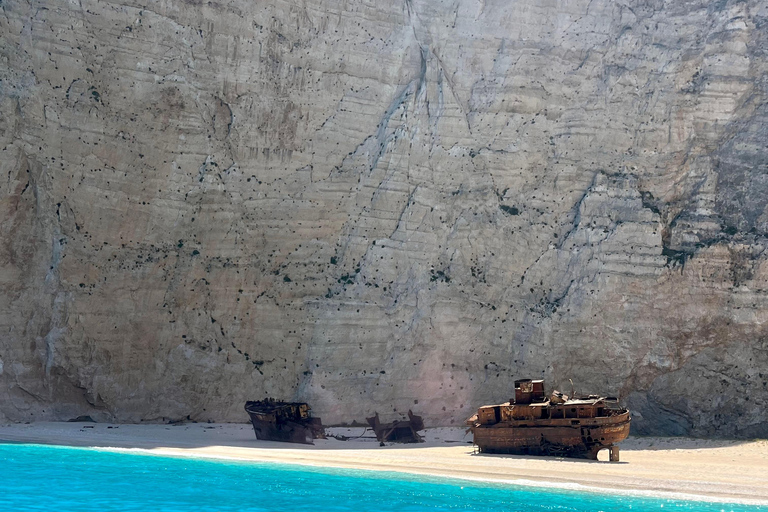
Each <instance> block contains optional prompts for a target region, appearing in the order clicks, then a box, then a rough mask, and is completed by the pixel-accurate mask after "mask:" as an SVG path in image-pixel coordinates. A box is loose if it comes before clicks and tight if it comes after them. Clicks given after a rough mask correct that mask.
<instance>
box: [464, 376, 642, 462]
mask: <svg viewBox="0 0 768 512" xmlns="http://www.w3.org/2000/svg"><path fill="white" fill-rule="evenodd" d="M572 394H573V393H572ZM617 402H618V400H617V399H615V398H609V397H601V396H598V395H589V396H586V397H579V398H574V397H568V396H567V395H564V394H562V393H560V392H559V391H554V392H553V393H552V394H551V395H550V396H549V397H547V396H546V395H545V393H544V381H543V380H531V379H523V380H517V381H515V397H514V399H512V400H510V401H509V402H506V403H503V404H499V405H485V406H483V407H480V408H479V409H478V410H477V414H475V415H473V416H472V417H470V418H469V419H467V425H469V427H470V429H471V430H472V433H473V434H474V443H475V444H476V445H477V446H478V448H479V449H480V451H481V452H489V453H513V454H519V455H526V454H530V455H555V456H565V457H580V458H587V459H595V460H596V459H597V453H598V452H599V451H600V450H602V449H606V448H607V449H609V450H610V460H611V461H618V460H619V449H618V447H617V446H614V445H615V444H616V443H618V442H620V441H623V440H624V439H626V438H627V436H628V435H629V422H630V418H629V411H628V410H627V409H625V408H621V407H618V405H617Z"/></svg>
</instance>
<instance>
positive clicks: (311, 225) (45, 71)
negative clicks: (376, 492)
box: [0, 0, 768, 437]
mask: <svg viewBox="0 0 768 512" xmlns="http://www.w3.org/2000/svg"><path fill="white" fill-rule="evenodd" d="M0 12H2V16H0V38H1V40H2V44H1V45H0V57H1V59H2V60H0V80H1V81H0V155H2V157H0V282H1V286H0V419H5V420H8V421H30V420H40V419H68V418H70V417H73V416H77V415H81V414H89V415H91V416H92V417H94V418H97V419H112V420H119V421H166V420H169V419H180V418H187V417H188V418H190V419H195V420H200V421H205V420H208V419H213V420H220V421H221V420H223V421H244V420H245V419H246V417H245V414H244V412H243V411H242V405H243V403H244V402H245V401H246V399H252V398H259V397H262V396H264V395H270V396H275V397H283V398H297V399H302V400H307V401H309V402H311V404H312V405H313V407H314V410H315V412H316V413H317V414H318V415H320V416H322V417H323V419H324V421H325V422H326V423H335V422H345V421H352V420H362V418H363V417H364V415H366V414H369V413H371V412H373V411H374V410H376V411H379V413H381V414H382V417H383V418H385V417H388V416H392V415H395V414H397V413H402V412H405V411H406V410H407V409H409V408H412V409H413V410H414V411H415V412H417V413H419V414H423V415H424V416H425V419H426V420H427V423H428V424H433V425H434V424H452V423H454V424H458V423H460V422H462V421H463V420H464V419H465V418H466V417H467V416H469V414H470V413H471V411H472V410H473V409H474V408H476V407H477V406H478V405H482V404H483V403H487V402H492V401H493V402H495V401H498V400H500V399H506V398H507V397H508V396H509V395H510V394H511V387H512V386H511V383H512V380H513V379H514V378H516V377H544V378H546V379H547V381H548V384H549V385H551V386H556V387H559V388H560V389H564V390H566V391H568V390H569V388H570V384H568V379H569V378H572V379H573V380H574V382H575V383H576V388H577V390H581V391H592V392H597V391H600V392H605V393H611V394H617V395H620V396H621V397H622V398H623V400H624V401H625V402H626V403H627V404H628V405H629V406H630V407H631V408H632V409H633V411H634V412H635V419H634V424H633V432H635V433H660V434H661V433H667V434H694V435H721V436H729V437H730V436H739V437H754V436H768V332H767V328H765V327H763V325H765V323H766V321H768V308H767V307H766V306H768V255H766V253H765V249H766V247H767V246H768V239H767V238H766V237H767V236H768V210H767V209H766V207H767V206H768V151H767V148H768V146H766V144H767V143H766V141H767V140H768V60H766V52H768V3H767V2H765V1H764V0H762V1H761V0H745V1H737V0H717V1H711V0H706V1H705V0H692V1H687V2H679V1H676V0H666V1H664V0H642V1H641V0H576V1H562V0H561V1H556V0H532V1H525V2H524V1H509V0H461V1H452V2H449V1H438V0H404V1H403V2H376V1H370V0H367V1H365V0H349V1H345V2H331V1H326V0H304V1H302V2H294V1H281V0H270V1H267V2H252V1H246V0H240V1H236V0H232V1H223V2H202V1H198V0H166V1H163V2H132V1H130V0H120V1H110V0H107V1H104V0H78V1H69V2H65V1H63V0H58V1H54V0H48V1H40V0H28V1H22V0H4V1H3V2H2V4H0Z"/></svg>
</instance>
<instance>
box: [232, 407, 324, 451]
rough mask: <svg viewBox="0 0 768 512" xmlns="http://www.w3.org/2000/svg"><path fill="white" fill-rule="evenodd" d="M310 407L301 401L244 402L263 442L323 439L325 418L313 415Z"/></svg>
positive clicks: (254, 427)
mask: <svg viewBox="0 0 768 512" xmlns="http://www.w3.org/2000/svg"><path fill="white" fill-rule="evenodd" d="M309 410H310V408H309V406H308V405H307V404H305V403H301V402H279V401H276V400H269V399H267V400H259V401H249V402H246V403H245V412H247V413H248V416H249V417H250V419H251V424H252V425H253V431H254V432H255V433H256V439H259V440H262V441H282V442H285V443H302V444H314V443H313V440H315V439H324V438H325V432H324V429H323V424H322V421H321V420H320V418H312V417H310V415H309Z"/></svg>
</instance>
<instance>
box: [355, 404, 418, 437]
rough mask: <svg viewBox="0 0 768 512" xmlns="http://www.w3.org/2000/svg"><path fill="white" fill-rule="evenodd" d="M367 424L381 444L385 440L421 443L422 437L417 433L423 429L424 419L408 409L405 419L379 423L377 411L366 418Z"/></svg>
mask: <svg viewBox="0 0 768 512" xmlns="http://www.w3.org/2000/svg"><path fill="white" fill-rule="evenodd" d="M366 420H368V424H369V425H370V426H371V428H372V429H373V431H374V432H375V433H376V439H378V441H379V442H380V443H382V444H384V442H385V441H389V442H395V443H423V442H424V439H422V438H421V436H420V435H419V430H423V429H424V420H423V419H422V418H421V416H416V415H415V414H413V412H412V411H408V419H407V420H395V421H393V422H391V423H381V421H379V413H375V414H374V416H373V417H371V418H366Z"/></svg>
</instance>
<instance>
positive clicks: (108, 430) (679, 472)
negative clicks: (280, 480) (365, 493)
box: [0, 423, 768, 505]
mask: <svg viewBox="0 0 768 512" xmlns="http://www.w3.org/2000/svg"><path fill="white" fill-rule="evenodd" d="M328 431H329V432H331V433H333V434H336V435H339V436H346V437H349V438H350V439H349V440H346V441H342V440H338V439H334V438H329V439H322V440H317V441H316V442H315V445H314V446H310V445H295V444H286V443H274V442H266V441H258V440H257V439H256V438H255V436H254V433H253V430H252V428H251V426H250V425H248V424H200V423H189V424H179V425H111V424H103V423H98V424H97V423H34V424H11V425H2V426H0V441H8V442H24V443H40V444H51V445H62V446H80V447H96V448H101V449H114V450H124V449H134V450H142V451H145V453H149V454H156V455H168V456H184V457H206V458H218V459H230V460H231V459H236V460H247V461H261V462H281V463H289V464H303V465H310V466H325V467H335V468H352V469H365V470H374V471H397V472H403V473H410V474H419V475H432V476H442V477H453V478H463V479H471V480H479V481H489V482H509V483H516V484H527V485H541V486H547V487H559V488H574V489H584V490H587V489H590V490H598V491H608V492H624V493H627V492H628V493H631V494H643V495H656V496H670V497H680V498H683V499H705V500H712V501H727V502H742V503H752V504H763V505H768V441H765V440H759V441H718V440H700V439H686V438H629V439H628V440H627V441H625V442H623V443H621V445H620V447H621V462H618V463H611V462H607V461H606V459H607V453H601V454H600V455H601V457H600V458H601V460H600V461H586V460H578V459H559V458H551V457H521V456H510V455H503V456H502V455H488V454H479V453H476V451H475V450H474V447H473V445H472V444H471V439H472V438H471V434H466V433H465V431H464V429H463V428H433V429H428V430H427V431H426V433H425V439H426V442H425V443H422V444H418V445H397V444H391V445H387V446H384V447H380V446H379V444H378V442H376V440H375V439H374V438H373V433H372V432H371V431H370V430H368V431H367V432H366V431H364V429H363V428H344V427H337V428H332V429H328Z"/></svg>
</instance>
